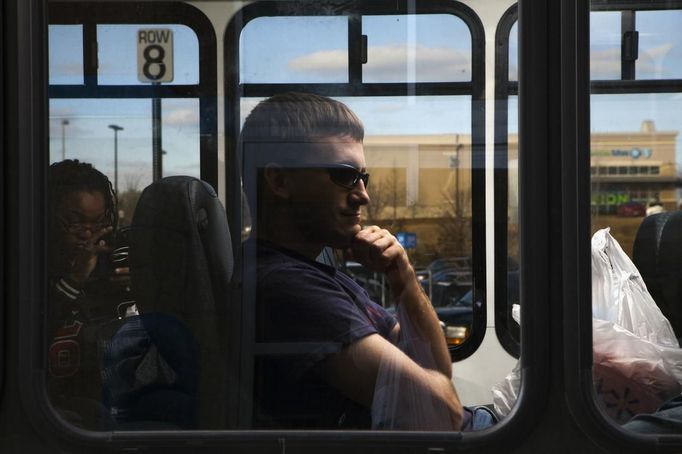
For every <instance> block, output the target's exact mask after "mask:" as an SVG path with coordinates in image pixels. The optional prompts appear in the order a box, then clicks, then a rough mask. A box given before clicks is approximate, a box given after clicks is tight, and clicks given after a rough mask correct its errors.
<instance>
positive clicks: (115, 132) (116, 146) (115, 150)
mask: <svg viewBox="0 0 682 454" xmlns="http://www.w3.org/2000/svg"><path fill="white" fill-rule="evenodd" d="M109 127H110V128H111V129H113V130H114V191H115V192H116V195H118V132H119V131H123V128H122V127H121V126H119V125H109Z"/></svg>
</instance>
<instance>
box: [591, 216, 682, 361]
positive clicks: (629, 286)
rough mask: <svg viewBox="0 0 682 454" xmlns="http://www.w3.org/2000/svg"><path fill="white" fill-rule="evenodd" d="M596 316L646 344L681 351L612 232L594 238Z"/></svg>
mask: <svg viewBox="0 0 682 454" xmlns="http://www.w3.org/2000/svg"><path fill="white" fill-rule="evenodd" d="M592 316H593V317H594V318H596V319H599V320H606V321H610V322H614V323H616V324H618V325H619V326H621V327H623V328H625V329H626V330H628V331H630V332H632V333H633V334H635V335H637V336H639V337H640V338H641V339H643V340H646V341H649V342H653V343H655V344H659V345H665V346H667V347H675V348H677V347H679V344H678V342H677V337H676V336H675V333H674V332H673V329H672V327H671V326H670V322H669V321H668V319H667V318H665V316H664V315H663V313H662V312H661V310H660V309H659V308H658V306H657V305H656V302H655V301H654V299H653V298H652V297H651V295H650V294H649V292H648V291H647V289H646V285H645V284H644V280H643V279H642V276H641V275H640V274H639V271H637V268H636V267H635V264H634V263H632V260H630V258H629V257H628V256H627V255H626V254H625V252H624V251H623V249H622V248H621V247H620V245H619V244H618V242H617V241H616V240H615V238H613V237H612V236H611V234H610V233H609V229H608V228H606V229H602V230H599V231H598V232H597V233H595V234H594V235H593V236H592Z"/></svg>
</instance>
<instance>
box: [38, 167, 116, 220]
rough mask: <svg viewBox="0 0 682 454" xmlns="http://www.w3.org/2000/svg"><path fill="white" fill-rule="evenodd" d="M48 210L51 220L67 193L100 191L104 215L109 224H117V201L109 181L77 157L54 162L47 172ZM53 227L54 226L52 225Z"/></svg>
mask: <svg viewBox="0 0 682 454" xmlns="http://www.w3.org/2000/svg"><path fill="white" fill-rule="evenodd" d="M48 191H49V202H50V206H49V210H50V219H51V222H54V219H55V212H56V209H57V207H58V206H59V204H60V203H61V202H62V200H63V199H64V197H65V196H66V195H67V194H70V193H73V192H81V191H85V192H100V193H101V194H102V195H103V196H104V215H105V216H106V218H107V220H108V221H109V222H110V223H111V225H112V226H113V227H114V229H115V228H116V226H117V225H118V209H117V206H118V201H117V199H116V192H115V191H114V188H113V186H112V185H111V181H109V178H107V177H106V175H104V174H103V173H102V172H100V171H99V170H97V169H95V168H94V167H93V166H92V165H91V164H88V163H86V162H80V161H78V159H66V160H64V161H60V162H55V163H54V164H52V165H51V166H50V169H49V172H48ZM52 227H54V226H52Z"/></svg>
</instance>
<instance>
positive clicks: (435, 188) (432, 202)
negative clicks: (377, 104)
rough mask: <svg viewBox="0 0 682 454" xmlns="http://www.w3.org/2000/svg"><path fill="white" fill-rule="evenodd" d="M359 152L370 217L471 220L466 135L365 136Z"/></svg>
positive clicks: (469, 140) (468, 152)
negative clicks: (451, 215)
mask: <svg viewBox="0 0 682 454" xmlns="http://www.w3.org/2000/svg"><path fill="white" fill-rule="evenodd" d="M364 148H365V159H366V162H367V169H368V172H369V173H370V174H371V177H370V178H371V183H370V191H369V193H370V197H372V199H373V202H374V203H375V204H378V205H381V206H375V207H372V208H370V211H372V210H374V213H373V214H374V215H375V216H376V217H378V218H380V219H381V218H387V217H393V216H398V217H402V218H405V217H409V218H415V217H417V218H418V217H424V218H433V217H442V216H444V215H445V214H446V213H447V212H448V210H451V209H455V208H456V209H457V210H458V211H459V212H460V213H462V215H463V216H470V215H471V137H470V136H464V135H456V134H444V135H405V136H368V137H366V138H365V141H364ZM457 188H459V190H460V191H459V194H460V196H459V197H456V196H455V194H456V193H457V191H456V189H457ZM394 202H395V203H394ZM395 205H397V206H395Z"/></svg>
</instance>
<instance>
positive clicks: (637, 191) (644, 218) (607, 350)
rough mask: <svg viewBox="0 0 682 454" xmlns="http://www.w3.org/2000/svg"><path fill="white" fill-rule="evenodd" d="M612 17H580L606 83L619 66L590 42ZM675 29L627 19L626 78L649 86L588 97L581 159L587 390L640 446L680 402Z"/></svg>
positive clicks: (667, 15) (658, 20) (674, 14)
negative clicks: (631, 51)
mask: <svg viewBox="0 0 682 454" xmlns="http://www.w3.org/2000/svg"><path fill="white" fill-rule="evenodd" d="M619 15H620V12H619V11H614V12H609V13H598V14H597V13H593V14H592V15H591V18H594V20H593V21H592V35H591V39H592V40H593V44H592V49H593V53H592V59H591V62H590V63H591V67H592V77H593V78H595V77H598V78H600V79H606V78H611V77H610V76H615V74H616V70H615V68H616V67H617V66H618V59H619V57H614V58H610V57H608V58H604V55H607V54H608V55H609V56H610V55H612V54H613V55H618V52H617V45H618V43H617V41H616V39H615V37H613V39H611V38H608V40H607V41H609V42H610V43H611V44H609V46H608V48H609V49H610V50H608V51H607V49H606V48H604V49H603V50H604V52H603V53H601V54H600V53H598V52H596V51H594V49H595V47H596V46H595V43H594V41H595V40H597V41H599V42H603V41H605V39H604V37H603V35H604V33H606V30H608V29H609V28H612V29H613V30H614V31H615V30H617V27H616V25H615V23H616V21H617V18H618V16H619ZM680 17H681V16H680V11H651V12H649V11H647V12H644V11H636V12H635V24H636V29H637V30H638V31H639V58H638V60H637V62H636V77H637V79H658V80H661V83H660V85H646V86H644V85H642V84H641V82H639V81H638V80H633V81H623V82H621V84H622V85H619V86H622V87H623V88H622V91H621V92H619V90H618V89H617V88H616V87H615V86H609V85H608V84H604V85H602V86H600V88H599V90H600V91H599V92H598V93H593V94H592V95H591V114H590V120H591V144H590V150H589V153H590V165H591V167H593V168H596V169H597V170H596V172H593V173H592V176H591V208H592V216H591V222H592V234H593V238H592V314H593V349H594V356H593V359H594V361H593V378H594V386H595V391H596V396H597V401H598V404H599V406H600V408H601V409H602V411H603V413H604V415H605V416H606V417H607V418H608V419H609V420H611V421H612V422H613V423H614V424H618V425H623V427H624V428H626V429H628V430H632V431H637V432H641V433H650V434H652V433H657V432H659V433H660V431H661V430H664V427H665V424H666V423H665V422H664V420H665V418H666V414H667V411H671V410H660V411H659V410H657V408H659V407H660V406H661V405H663V404H664V403H666V402H667V401H669V400H670V399H673V398H676V397H678V396H679V394H680V377H679V374H678V373H677V371H676V366H673V364H679V361H680V356H679V355H680V349H679V343H678V336H680V333H682V313H680V310H679V307H680V306H679V300H680V296H682V295H681V294H680V290H681V289H680V287H679V285H678V283H679V282H680V279H679V277H680V271H679V270H680V269H681V268H680V256H681V255H680V247H681V246H680V241H679V231H680V223H679V222H680V219H682V218H680V215H682V211H679V210H680V207H681V204H680V190H679V187H680V183H681V182H682V180H681V179H680V166H681V165H682V161H681V159H682V158H681V157H682V146H681V143H680V137H679V133H680V131H681V130H682V121H681V120H680V117H679V115H678V114H677V113H678V112H679V111H680V109H682V99H681V98H680V96H679V93H678V92H679V91H680V81H679V80H675V79H674V78H675V77H679V76H680V74H681V73H680V71H679V68H680V64H681V62H682V54H680V52H679V40H680V38H679V31H678V28H679V23H680ZM607 18H608V22H609V23H611V22H612V23H613V24H612V25H611V26H608V25H607V24H606V22H607V21H606V19H607ZM600 27H603V28H600ZM598 29H600V30H601V31H598ZM606 34H607V35H608V36H609V37H610V36H611V32H608V33H606ZM600 45H601V44H600ZM607 67H608V68H611V67H613V69H609V70H608V71H605V69H606V68H607ZM602 70H604V71H603V74H598V73H599V72H600V71H602ZM612 78H616V77H612ZM664 79H665V80H664ZM663 82H665V84H663ZM615 276H620V277H618V278H615V279H614V277H615ZM620 279H623V280H620ZM616 281H618V282H616ZM626 314H627V315H626ZM626 346H627V347H626ZM672 411H673V412H676V411H679V404H677V405H675V404H673V405H672ZM638 414H640V416H635V415H638ZM673 419H674V417H673Z"/></svg>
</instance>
